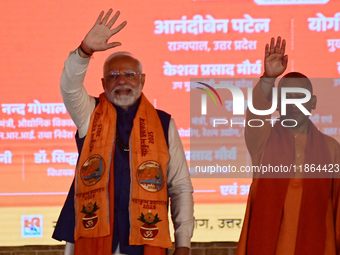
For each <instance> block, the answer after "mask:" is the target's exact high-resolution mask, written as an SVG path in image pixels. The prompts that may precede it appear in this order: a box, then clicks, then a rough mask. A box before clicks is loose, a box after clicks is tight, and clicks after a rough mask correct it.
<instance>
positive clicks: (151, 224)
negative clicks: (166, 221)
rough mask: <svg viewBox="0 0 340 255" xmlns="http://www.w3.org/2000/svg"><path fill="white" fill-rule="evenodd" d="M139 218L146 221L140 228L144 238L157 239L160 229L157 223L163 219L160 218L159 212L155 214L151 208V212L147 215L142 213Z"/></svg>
mask: <svg viewBox="0 0 340 255" xmlns="http://www.w3.org/2000/svg"><path fill="white" fill-rule="evenodd" d="M138 220H140V221H141V222H143V223H144V224H143V225H142V226H141V227H140V229H139V231H140V234H141V235H142V237H143V239H144V240H150V241H152V240H153V239H155V237H156V236H157V234H158V231H159V230H158V227H157V226H156V225H155V224H156V223H158V222H160V221H162V220H160V219H159V218H158V213H157V214H156V215H153V214H152V213H151V210H149V212H148V213H147V214H145V215H144V214H143V213H142V214H141V216H140V217H139V218H138Z"/></svg>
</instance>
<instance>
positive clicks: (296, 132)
mask: <svg viewBox="0 0 340 255" xmlns="http://www.w3.org/2000/svg"><path fill="white" fill-rule="evenodd" d="M285 47H286V42H285V40H281V38H280V37H278V38H277V40H276V42H275V39H274V38H272V39H271V42H270V45H269V44H267V45H266V48H265V58H264V62H265V71H264V74H263V76H262V77H261V79H260V82H259V83H258V84H257V85H256V86H255V88H254V90H253V104H254V108H255V109H257V110H267V109H270V108H271V107H272V101H273V100H272V98H273V96H272V95H273V94H272V91H273V88H274V87H275V80H276V78H278V77H279V76H280V75H281V74H283V73H284V71H285V70H286V68H287V63H288V56H287V55H285ZM282 88H286V89H287V90H288V92H287V94H286V98H287V99H300V100H301V99H302V100H303V98H305V97H306V95H307V94H308V93H306V94H304V93H297V92H294V91H293V89H292V88H303V89H305V90H307V91H309V92H310V94H311V97H310V99H309V100H308V101H307V100H305V101H306V102H304V103H302V104H300V106H303V107H297V105H296V104H287V105H286V113H285V114H283V109H281V108H282V107H281V99H280V98H281V92H280V91H281V89H282ZM289 91H291V92H289ZM316 102H317V100H316V96H315V95H313V89H312V84H311V82H310V80H309V79H308V78H307V77H306V76H305V75H303V74H301V73H297V72H292V73H288V74H286V75H285V76H283V77H282V79H281V80H280V82H279V84H278V104H277V105H278V111H279V113H280V118H279V119H278V120H276V121H274V122H272V123H271V122H270V121H265V120H266V119H267V120H268V119H271V116H270V115H265V116H260V115H255V114H253V113H252V112H250V111H249V109H248V110H247V115H246V116H247V121H248V120H250V119H261V120H263V122H264V125H263V126H262V127H248V126H246V129H245V140H246V145H247V148H248V151H249V153H250V156H251V159H252V164H253V165H254V166H260V165H262V166H269V165H270V166H273V167H275V166H281V165H282V166H286V167H289V166H292V168H291V169H293V170H292V171H291V172H286V173H284V172H282V173H281V172H269V171H268V172H267V173H264V174H262V173H254V176H253V182H252V184H251V188H250V192H249V197H248V202H247V208H246V213H245V218H244V223H243V227H242V231H241V236H240V240H239V244H238V248H237V253H236V254H237V255H246V254H247V255H339V254H340V210H339V197H340V196H339V195H340V179H338V178H339V164H340V146H339V143H338V142H337V141H336V140H335V139H333V138H331V137H329V136H327V135H325V134H322V133H321V132H320V131H319V130H318V129H317V128H316V127H315V126H314V124H313V123H312V122H311V121H310V120H309V116H310V115H306V114H304V113H303V112H302V110H301V109H303V108H305V109H306V110H307V111H308V112H309V113H310V112H311V111H312V110H315V109H316ZM300 108H301V109H300ZM282 123H283V124H282ZM313 164H314V165H313ZM313 167H315V169H316V168H318V167H319V168H318V169H319V170H316V171H311V170H310V169H312V168H313ZM294 169H295V171H294ZM308 170H309V171H308Z"/></svg>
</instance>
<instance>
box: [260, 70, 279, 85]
mask: <svg viewBox="0 0 340 255" xmlns="http://www.w3.org/2000/svg"><path fill="white" fill-rule="evenodd" d="M276 78H277V77H269V76H268V75H266V73H264V74H263V75H262V76H261V77H260V79H261V82H264V83H266V84H271V85H272V86H273V85H274V83H275V80H276Z"/></svg>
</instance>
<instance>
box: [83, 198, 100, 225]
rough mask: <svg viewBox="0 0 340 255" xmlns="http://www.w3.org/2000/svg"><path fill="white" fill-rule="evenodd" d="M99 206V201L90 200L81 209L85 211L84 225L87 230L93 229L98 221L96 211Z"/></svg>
mask: <svg viewBox="0 0 340 255" xmlns="http://www.w3.org/2000/svg"><path fill="white" fill-rule="evenodd" d="M98 209H99V207H98V206H97V203H94V204H93V203H92V202H91V200H90V202H89V203H88V204H87V205H86V206H85V205H83V210H81V212H82V213H85V216H84V218H83V226H84V228H85V230H90V229H93V228H94V227H95V226H96V225H97V222H98V216H97V214H95V211H97V210H98Z"/></svg>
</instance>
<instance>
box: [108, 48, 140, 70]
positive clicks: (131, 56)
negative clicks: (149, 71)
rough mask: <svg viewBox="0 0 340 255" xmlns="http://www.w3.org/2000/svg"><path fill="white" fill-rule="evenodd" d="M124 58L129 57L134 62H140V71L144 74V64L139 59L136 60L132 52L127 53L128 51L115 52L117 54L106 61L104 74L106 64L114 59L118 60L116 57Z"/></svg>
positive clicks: (113, 54)
mask: <svg viewBox="0 0 340 255" xmlns="http://www.w3.org/2000/svg"><path fill="white" fill-rule="evenodd" d="M122 56H128V57H130V58H132V59H134V60H136V61H137V62H138V69H139V72H141V73H142V72H143V66H142V62H140V61H139V60H138V59H137V58H135V57H134V56H133V55H132V54H131V53H130V52H127V51H118V52H115V53H112V54H111V55H110V56H109V57H108V58H107V59H106V60H105V63H104V66H103V72H105V66H106V64H107V63H108V62H109V61H110V60H111V59H113V58H116V57H122Z"/></svg>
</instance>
